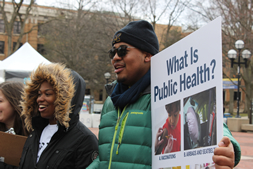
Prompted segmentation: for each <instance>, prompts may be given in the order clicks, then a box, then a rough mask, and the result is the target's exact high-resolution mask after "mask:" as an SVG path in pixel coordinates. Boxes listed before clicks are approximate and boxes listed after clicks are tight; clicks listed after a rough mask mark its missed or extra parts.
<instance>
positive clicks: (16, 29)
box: [13, 21, 21, 34]
mask: <svg viewBox="0 0 253 169" xmlns="http://www.w3.org/2000/svg"><path fill="white" fill-rule="evenodd" d="M20 32H21V22H19V21H15V22H14V28H13V33H14V34H20Z"/></svg>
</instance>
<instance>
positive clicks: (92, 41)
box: [42, 1, 114, 90]
mask: <svg viewBox="0 0 253 169" xmlns="http://www.w3.org/2000/svg"><path fill="white" fill-rule="evenodd" d="M79 2H81V1H79ZM78 6H79V8H78V9H77V10H72V11H70V10H62V12H61V16H59V17H58V19H57V20H54V21H52V22H50V23H48V24H45V25H44V26H43V28H42V32H44V33H43V34H44V36H45V38H46V44H45V49H46V52H47V54H46V55H45V57H47V58H49V59H50V60H51V61H53V62H62V63H65V64H66V65H67V67H69V68H71V69H73V70H75V71H77V72H78V73H79V74H80V75H81V76H82V77H83V78H84V79H85V80H86V83H87V85H88V86H89V88H90V89H91V90H94V89H101V88H103V85H104V84H105V79H104V73H105V72H107V71H109V72H111V69H112V66H111V64H110V59H109V57H108V50H109V49H110V48H111V39H112V37H113V33H114V31H113V29H112V25H113V21H110V19H109V18H110V17H107V15H108V14H106V13H101V12H94V11H93V12H90V11H89V10H84V7H85V5H84V4H83V3H80V4H79V5H78Z"/></svg>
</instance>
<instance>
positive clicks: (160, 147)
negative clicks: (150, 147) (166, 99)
mask: <svg viewBox="0 0 253 169" xmlns="http://www.w3.org/2000/svg"><path fill="white" fill-rule="evenodd" d="M164 110H165V111H164V113H166V114H167V118H166V119H164V121H165V123H163V124H161V126H160V127H159V129H158V131H157V134H156V138H155V139H156V142H155V146H154V147H155V155H159V154H167V153H173V152H178V151H180V150H181V114H180V100H178V101H175V102H173V103H169V104H166V105H165V106H164Z"/></svg>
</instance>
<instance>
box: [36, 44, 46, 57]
mask: <svg viewBox="0 0 253 169" xmlns="http://www.w3.org/2000/svg"><path fill="white" fill-rule="evenodd" d="M37 51H38V52H39V53H40V54H42V55H44V54H46V51H45V48H44V45H43V44H37Z"/></svg>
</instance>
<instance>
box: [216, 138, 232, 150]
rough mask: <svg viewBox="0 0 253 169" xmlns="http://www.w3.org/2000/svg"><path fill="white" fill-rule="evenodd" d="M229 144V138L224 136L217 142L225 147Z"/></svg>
mask: <svg viewBox="0 0 253 169" xmlns="http://www.w3.org/2000/svg"><path fill="white" fill-rule="evenodd" d="M229 144H230V139H229V138H228V137H226V136H224V137H222V139H221V141H220V142H219V144H218V146H219V147H227V146H228V145H229Z"/></svg>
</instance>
